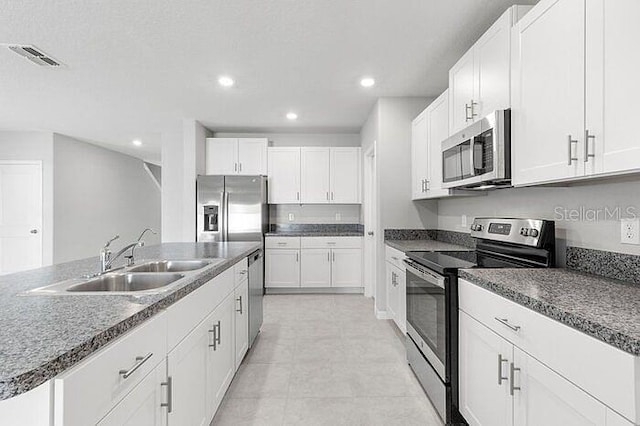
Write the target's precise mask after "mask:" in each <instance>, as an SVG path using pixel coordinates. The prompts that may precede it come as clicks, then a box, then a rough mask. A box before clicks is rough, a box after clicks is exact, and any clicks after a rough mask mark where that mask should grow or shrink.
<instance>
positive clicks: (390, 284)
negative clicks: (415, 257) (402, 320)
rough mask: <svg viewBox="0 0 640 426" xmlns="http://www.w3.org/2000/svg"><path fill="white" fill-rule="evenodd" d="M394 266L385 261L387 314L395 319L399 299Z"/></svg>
mask: <svg viewBox="0 0 640 426" xmlns="http://www.w3.org/2000/svg"><path fill="white" fill-rule="evenodd" d="M397 269H398V268H396V267H395V266H393V265H391V264H389V263H388V262H387V277H386V283H387V314H388V315H389V318H390V319H392V320H394V321H396V319H397V316H398V305H399V304H400V300H399V298H398V288H397V284H396V283H397V280H398V274H397V272H396V271H397Z"/></svg>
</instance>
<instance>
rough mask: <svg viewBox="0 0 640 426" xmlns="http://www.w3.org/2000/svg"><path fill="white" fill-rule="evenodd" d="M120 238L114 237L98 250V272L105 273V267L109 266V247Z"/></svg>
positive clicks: (118, 236)
mask: <svg viewBox="0 0 640 426" xmlns="http://www.w3.org/2000/svg"><path fill="white" fill-rule="evenodd" d="M118 238H120V235H116V236H114V237H113V238H111V239H110V240H109V241H107V243H106V244H105V245H104V247H102V249H100V272H105V271H106V270H107V269H108V268H107V265H110V264H111V249H110V248H109V246H110V245H111V243H112V242H114V241H115V240H117V239H118Z"/></svg>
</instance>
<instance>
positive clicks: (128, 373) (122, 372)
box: [119, 352, 153, 379]
mask: <svg viewBox="0 0 640 426" xmlns="http://www.w3.org/2000/svg"><path fill="white" fill-rule="evenodd" d="M152 356H153V352H149V353H148V354H146V355H145V356H137V357H136V361H138V362H136V365H134V366H133V367H131V368H130V369H129V370H120V371H119V373H120V375H121V376H122V378H123V379H128V378H129V376H131V375H132V374H133V373H135V371H136V370H137V369H138V368H140V367H141V366H142V364H144V363H145V362H147V361H148V360H149V358H151V357H152Z"/></svg>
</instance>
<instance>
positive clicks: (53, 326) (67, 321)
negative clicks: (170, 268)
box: [0, 242, 262, 400]
mask: <svg viewBox="0 0 640 426" xmlns="http://www.w3.org/2000/svg"><path fill="white" fill-rule="evenodd" d="M261 246H262V245H261V244H260V243H256V242H234V243H169V244H161V245H157V246H149V247H142V248H139V249H138V250H136V254H137V256H136V257H137V261H136V263H138V264H139V263H142V262H143V260H144V259H202V258H223V259H225V260H224V261H222V262H220V263H216V264H214V265H212V266H208V267H206V268H204V269H202V270H200V271H194V272H193V273H188V274H187V276H186V277H185V278H183V279H182V280H181V281H182V282H180V283H179V284H177V285H176V286H174V287H172V288H171V290H169V291H166V292H162V293H157V294H147V295H143V296H133V295H104V294H102V295H33V294H32V295H25V294H24V293H25V292H26V291H28V290H32V289H34V288H38V287H42V286H45V285H48V284H53V283H55V282H58V281H62V280H66V279H69V278H78V277H81V276H83V275H86V274H90V273H94V272H96V271H97V270H98V259H97V258H88V259H83V260H77V261H73V262H68V263H62V264H59V265H53V266H47V267H44V268H39V269H34V270H31V271H26V272H20V273H16V274H10V275H5V276H2V277H0V342H2V343H1V345H2V346H0V400H3V399H8V398H11V397H13V396H16V395H18V394H21V393H24V392H27V391H29V390H31V389H33V388H35V387H37V386H38V385H40V384H42V383H44V382H45V381H47V380H49V379H51V378H53V377H55V376H56V375H58V374H60V373H61V372H63V371H65V370H66V369H68V368H69V367H71V366H73V365H74V364H76V363H78V362H80V361H81V360H82V359H84V358H86V357H87V356H89V355H91V354H92V353H93V352H95V351H97V350H98V349H100V348H101V347H103V346H104V345H106V344H107V343H108V342H110V341H111V340H113V339H115V338H117V337H119V336H120V335H122V334H124V333H126V332H127V331H128V330H130V329H131V328H133V327H135V326H136V325H138V324H140V323H142V322H143V321H145V320H146V319H148V318H149V317H151V316H153V315H154V314H156V313H158V312H159V311H161V310H163V309H165V308H166V307H167V306H169V305H171V304H173V303H175V302H176V301H178V300H179V299H181V298H182V297H184V296H186V295H187V294H189V293H191V292H192V291H194V290H195V289H197V288H198V287H200V286H202V285H203V284H205V283H206V282H208V281H209V280H211V279H212V278H213V277H215V276H216V275H218V274H220V273H221V272H223V271H225V270H227V269H229V268H230V267H231V266H233V265H234V264H235V263H236V262H237V261H238V260H240V259H242V258H243V257H246V256H247V255H249V254H250V253H251V252H253V251H255V250H256V249H259V248H261ZM115 266H118V265H115Z"/></svg>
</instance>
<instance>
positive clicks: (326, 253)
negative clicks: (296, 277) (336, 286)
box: [300, 249, 331, 287]
mask: <svg viewBox="0 0 640 426" xmlns="http://www.w3.org/2000/svg"><path fill="white" fill-rule="evenodd" d="M300 257H301V262H300V286H301V287H331V250H330V249H303V250H300Z"/></svg>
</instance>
